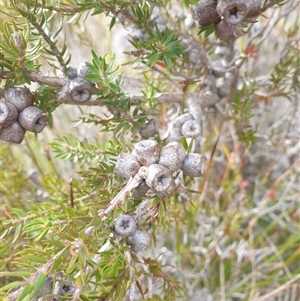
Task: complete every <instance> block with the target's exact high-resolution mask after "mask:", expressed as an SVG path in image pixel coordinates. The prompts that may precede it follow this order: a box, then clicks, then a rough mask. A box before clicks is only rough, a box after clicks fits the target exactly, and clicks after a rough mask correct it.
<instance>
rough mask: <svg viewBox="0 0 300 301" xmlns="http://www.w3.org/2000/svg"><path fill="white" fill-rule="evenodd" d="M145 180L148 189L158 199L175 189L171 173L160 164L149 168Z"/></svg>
mask: <svg viewBox="0 0 300 301" xmlns="http://www.w3.org/2000/svg"><path fill="white" fill-rule="evenodd" d="M145 180H146V184H147V185H148V187H149V188H150V189H151V190H152V191H153V192H154V193H155V194H156V195H157V196H158V197H160V198H164V197H166V196H168V195H170V194H171V193H172V192H173V191H174V190H175V188H176V185H175V182H174V179H173V177H172V172H171V171H170V170H169V169H168V168H166V167H165V166H163V165H160V164H152V165H150V166H149V171H148V176H147V177H146V179H145Z"/></svg>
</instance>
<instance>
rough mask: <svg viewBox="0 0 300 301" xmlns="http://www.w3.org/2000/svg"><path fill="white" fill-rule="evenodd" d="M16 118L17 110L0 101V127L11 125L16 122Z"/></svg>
mask: <svg viewBox="0 0 300 301" xmlns="http://www.w3.org/2000/svg"><path fill="white" fill-rule="evenodd" d="M17 118H18V110H17V108H16V107H15V106H14V105H13V104H12V103H10V102H8V101H0V125H2V126H8V125H11V124H13V123H14V122H15V121H16V120H17Z"/></svg>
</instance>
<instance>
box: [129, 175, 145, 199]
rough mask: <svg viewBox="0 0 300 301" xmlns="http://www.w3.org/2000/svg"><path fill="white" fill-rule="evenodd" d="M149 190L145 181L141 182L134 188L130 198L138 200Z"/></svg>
mask: <svg viewBox="0 0 300 301" xmlns="http://www.w3.org/2000/svg"><path fill="white" fill-rule="evenodd" d="M148 190H149V187H148V186H147V184H146V181H145V180H143V181H142V182H141V183H140V184H139V186H138V187H136V188H135V189H134V191H133V193H132V197H133V198H134V199H139V198H141V197H142V196H144V195H145V194H146V193H147V191H148Z"/></svg>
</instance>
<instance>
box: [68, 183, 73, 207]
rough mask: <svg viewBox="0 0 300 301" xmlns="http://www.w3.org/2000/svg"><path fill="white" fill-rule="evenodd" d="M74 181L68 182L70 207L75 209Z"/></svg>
mask: <svg viewBox="0 0 300 301" xmlns="http://www.w3.org/2000/svg"><path fill="white" fill-rule="evenodd" d="M72 183H73V179H72V178H70V179H69V181H68V187H69V194H70V206H71V208H73V209H74V194H73V185H72Z"/></svg>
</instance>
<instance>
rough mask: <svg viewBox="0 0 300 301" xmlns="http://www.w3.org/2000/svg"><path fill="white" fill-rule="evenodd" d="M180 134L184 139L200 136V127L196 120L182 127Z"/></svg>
mask: <svg viewBox="0 0 300 301" xmlns="http://www.w3.org/2000/svg"><path fill="white" fill-rule="evenodd" d="M181 132H182V135H183V136H184V137H186V138H191V137H197V136H199V135H200V134H201V126H200V124H199V123H198V122H197V121H196V120H189V121H187V122H185V123H184V124H183V125H182V128H181Z"/></svg>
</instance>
